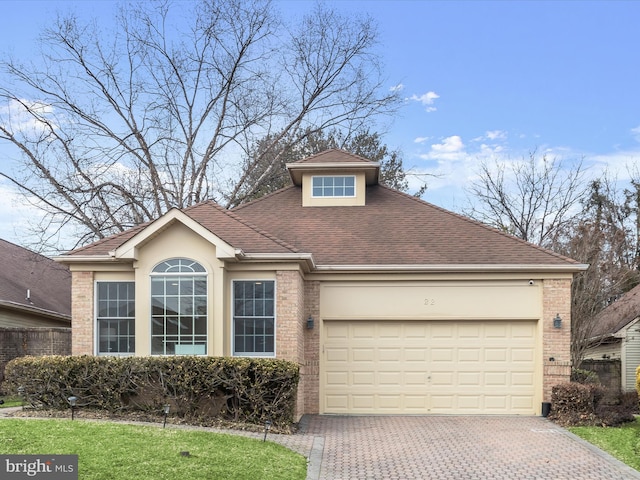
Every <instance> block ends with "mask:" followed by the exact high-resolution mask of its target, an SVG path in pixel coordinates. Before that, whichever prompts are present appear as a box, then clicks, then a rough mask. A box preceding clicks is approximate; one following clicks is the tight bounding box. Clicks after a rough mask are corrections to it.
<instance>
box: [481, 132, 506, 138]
mask: <svg viewBox="0 0 640 480" xmlns="http://www.w3.org/2000/svg"><path fill="white" fill-rule="evenodd" d="M485 135H486V136H487V138H488V139H489V140H506V139H507V132H504V131H502V130H490V131H488V132H487V133H486V134H485Z"/></svg>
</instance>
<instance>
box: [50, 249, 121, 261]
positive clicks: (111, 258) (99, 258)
mask: <svg viewBox="0 0 640 480" xmlns="http://www.w3.org/2000/svg"><path fill="white" fill-rule="evenodd" d="M111 253H113V252H109V255H58V256H57V257H53V260H55V261H56V262H60V263H96V262H97V263H100V262H110V263H111V262H117V261H119V260H118V259H116V258H115V257H114V256H112V255H111Z"/></svg>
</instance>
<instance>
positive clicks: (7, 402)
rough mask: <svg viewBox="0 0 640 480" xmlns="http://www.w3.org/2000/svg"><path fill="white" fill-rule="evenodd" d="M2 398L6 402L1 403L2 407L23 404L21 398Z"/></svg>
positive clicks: (0, 406)
mask: <svg viewBox="0 0 640 480" xmlns="http://www.w3.org/2000/svg"><path fill="white" fill-rule="evenodd" d="M2 400H4V403H3V404H2V405H0V408H8V407H19V406H21V405H22V400H20V399H19V398H12V397H2Z"/></svg>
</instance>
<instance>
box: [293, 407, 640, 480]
mask: <svg viewBox="0 0 640 480" xmlns="http://www.w3.org/2000/svg"><path fill="white" fill-rule="evenodd" d="M301 430H302V432H301V433H303V434H305V436H306V435H311V436H314V442H313V448H312V451H311V455H310V468H309V472H308V476H307V479H308V480H311V479H313V480H315V479H331V480H341V479H345V480H346V479H349V480H350V479H376V480H377V479H388V478H394V479H407V480H408V479H456V480H458V479H505V480H506V479H508V480H515V479H545V480H547V479H549V480H560V479H567V480H580V479H616V480H618V479H640V473H639V472H637V471H636V470H633V469H631V468H629V467H627V466H626V465H624V464H623V463H621V462H619V461H618V460H616V459H614V458H613V457H611V456H610V455H608V454H606V453H604V452H602V451H601V450H599V449H597V448H595V447H593V446H592V445H590V444H588V443H587V442H584V441H582V440H580V439H579V438H578V437H576V436H575V435H573V434H571V433H570V432H568V431H567V430H565V429H563V428H560V427H558V426H557V425H555V424H554V423H552V422H550V421H548V420H547V419H545V418H542V417H512V416H508V417H480V416H464V417H462V416H460V417H458V416H416V417H411V416H393V417H390V416H389V417H387V416H375V417H373V416H372V417H366V416H362V417H361V416H348V417H343V416H319V415H312V416H306V417H304V418H303V421H302V422H301Z"/></svg>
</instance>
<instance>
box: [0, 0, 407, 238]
mask: <svg viewBox="0 0 640 480" xmlns="http://www.w3.org/2000/svg"><path fill="white" fill-rule="evenodd" d="M135 5H137V7H132V8H131V9H128V10H127V9H123V10H121V11H120V14H119V16H118V21H117V27H116V29H115V30H114V31H103V30H101V28H100V27H99V25H98V24H97V23H92V24H87V25H83V24H81V23H80V22H79V21H78V20H77V19H76V18H75V17H73V16H65V17H60V18H58V19H57V21H56V22H55V23H54V25H53V26H52V27H51V28H50V29H47V30H46V31H45V32H44V33H43V35H42V39H41V40H42V41H41V46H42V55H41V57H40V58H39V59H38V63H33V62H31V63H28V62H23V61H21V60H19V59H12V58H9V59H7V60H6V61H4V62H3V63H2V67H3V69H4V76H3V81H2V87H0V102H2V104H0V112H2V114H0V140H4V141H5V142H8V143H9V144H11V145H13V146H14V147H15V149H16V150H15V151H16V152H19V154H20V161H21V165H22V166H21V168H19V169H16V170H14V171H9V170H7V169H5V167H0V175H2V176H3V177H5V178H7V179H8V180H10V181H11V182H12V183H13V184H14V185H15V186H17V187H18V188H19V189H20V190H21V191H22V192H23V193H24V194H25V196H26V198H28V199H29V200H30V201H31V202H33V203H34V204H35V205H36V206H37V207H39V208H41V209H42V210H43V211H44V213H45V216H44V217H43V218H44V222H45V225H40V226H39V227H38V229H40V230H42V231H46V232H48V233H53V234H56V233H58V232H59V231H60V230H61V229H67V231H68V229H70V228H74V229H75V230H76V232H77V236H76V237H75V238H76V239H77V241H76V242H75V245H72V247H73V246H77V245H81V244H85V243H87V242H89V241H93V240H96V239H100V238H103V237H105V236H107V235H110V234H112V233H115V232H119V231H123V230H125V229H127V228H129V227H131V226H133V225H136V224H139V223H141V222H144V221H147V220H150V219H153V218H156V217H158V216H159V215H161V214H163V213H164V212H166V211H167V210H169V209H170V208H172V207H186V206H188V205H191V204H193V203H196V202H199V201H202V200H205V199H216V200H218V201H220V200H222V199H224V201H225V202H226V205H227V206H231V205H233V204H236V203H238V198H237V197H238V195H240V194H241V192H243V191H244V190H246V188H247V182H249V181H256V182H258V183H260V182H261V181H262V180H263V178H260V177H259V178H255V177H253V176H251V172H252V170H253V168H254V167H255V165H256V163H257V162H261V161H263V160H264V158H255V159H254V162H253V163H252V162H245V161H244V160H245V159H246V158H250V153H251V151H252V146H253V145H254V144H255V141H256V139H258V138H270V139H271V140H272V141H273V142H274V144H275V143H279V142H282V141H283V140H286V141H287V142H289V143H291V144H295V143H297V142H300V141H301V140H302V139H303V138H304V137H305V136H306V135H309V133H310V132H318V131H321V130H323V129H326V128H337V129H341V130H344V131H346V132H350V131H354V130H357V129H358V128H360V127H362V125H363V124H364V122H365V121H366V122H367V123H371V122H374V121H375V119H376V118H378V117H380V116H381V115H385V114H392V113H393V112H394V111H395V108H396V107H397V106H398V97H397V95H396V94H394V93H392V92H390V91H388V90H385V89H383V88H382V85H383V83H382V82H383V80H382V77H381V73H380V68H379V65H378V62H377V57H376V56H375V55H374V54H373V53H372V47H373V46H374V45H375V42H376V31H375V28H374V25H373V23H372V21H371V19H370V18H368V17H347V16H342V15H340V14H339V13H337V12H336V11H333V10H331V9H329V8H327V7H325V6H323V5H321V4H318V5H317V6H316V7H315V8H314V10H313V12H312V13H311V14H309V15H307V16H305V17H304V18H303V20H302V22H301V24H300V25H298V26H297V27H294V28H289V27H288V26H286V25H285V24H283V22H282V21H281V20H280V19H279V18H278V17H277V16H276V14H275V12H274V10H273V8H272V5H271V3H270V2H269V1H268V0H250V1H246V0H223V1H215V0H201V1H198V2H195V3H188V4H185V3H179V4H175V5H172V4H170V3H169V2H153V3H150V2H143V3H140V4H135ZM185 5H188V6H189V9H190V8H193V10H192V11H191V10H189V9H185ZM265 152H267V153H269V152H270V150H269V149H266V150H265ZM267 163H268V165H267V168H266V169H265V172H264V173H265V175H268V174H269V173H270V171H271V170H273V168H274V167H275V166H276V165H277V164H278V157H277V155H275V156H274V155H272V156H271V157H269V159H268V162H267ZM43 240H46V239H42V238H41V239H39V241H41V242H42V241H43Z"/></svg>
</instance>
